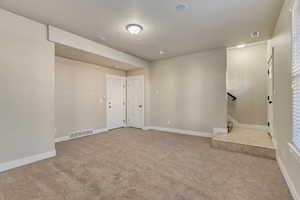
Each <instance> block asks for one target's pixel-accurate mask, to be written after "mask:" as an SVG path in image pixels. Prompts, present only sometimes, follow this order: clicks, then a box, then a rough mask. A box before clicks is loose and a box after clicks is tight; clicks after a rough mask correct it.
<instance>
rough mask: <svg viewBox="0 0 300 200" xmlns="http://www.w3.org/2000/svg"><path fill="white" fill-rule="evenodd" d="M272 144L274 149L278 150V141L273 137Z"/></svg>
mask: <svg viewBox="0 0 300 200" xmlns="http://www.w3.org/2000/svg"><path fill="white" fill-rule="evenodd" d="M272 142H273V145H274V148H275V149H277V141H276V139H275V137H273V136H272Z"/></svg>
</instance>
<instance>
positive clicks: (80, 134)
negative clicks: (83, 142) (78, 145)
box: [70, 129, 94, 139]
mask: <svg viewBox="0 0 300 200" xmlns="http://www.w3.org/2000/svg"><path fill="white" fill-rule="evenodd" d="M92 134H94V130H93V129H89V130H82V131H76V132H73V133H71V134H70V138H71V139H72V138H79V137H83V136H86V135H92Z"/></svg>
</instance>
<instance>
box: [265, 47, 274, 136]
mask: <svg viewBox="0 0 300 200" xmlns="http://www.w3.org/2000/svg"><path fill="white" fill-rule="evenodd" d="M267 64H268V99H267V103H268V126H269V132H270V134H271V135H272V136H273V121H274V120H273V94H274V68H273V67H274V48H272V47H270V49H269V53H268V61H267Z"/></svg>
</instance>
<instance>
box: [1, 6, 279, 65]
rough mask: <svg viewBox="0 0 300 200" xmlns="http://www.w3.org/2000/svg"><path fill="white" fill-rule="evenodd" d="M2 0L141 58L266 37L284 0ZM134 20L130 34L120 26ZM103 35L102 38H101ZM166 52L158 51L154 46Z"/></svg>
mask: <svg viewBox="0 0 300 200" xmlns="http://www.w3.org/2000/svg"><path fill="white" fill-rule="evenodd" d="M182 1H184V0H48V1H42V0H23V1H20V0H1V1H0V7H1V8H4V9H6V10H9V11H12V12H14V13H17V14H20V15H22V16H25V17H28V18H31V19H34V20H36V21H39V22H42V23H45V24H51V25H54V26H57V27H59V28H62V29H64V30H66V31H69V32H72V33H74V34H77V35H80V36H83V37H86V38H88V39H91V40H94V41H97V42H99V43H101V44H105V45H108V46H110V47H113V48H115V49H118V50H121V51H124V52H127V53H129V54H132V55H135V56H137V57H140V58H144V59H146V60H150V61H152V60H158V59H161V58H166V57H172V56H178V55H183V54H188V53H192V52H196V51H201V50H205V49H211V48H217V47H225V46H227V47H228V46H233V45H237V44H240V43H247V42H251V39H250V33H251V32H253V31H259V32H260V33H261V37H260V39H259V40H265V39H269V38H270V37H271V34H272V32H273V29H274V26H275V23H276V20H277V18H278V15H279V12H280V8H281V6H282V4H283V0H185V2H187V3H188V5H189V9H187V10H186V11H182V12H177V11H176V9H175V8H176V5H177V4H178V3H179V2H182ZM130 23H138V24H141V25H142V26H143V27H144V31H143V32H142V33H141V34H140V35H138V36H133V35H130V34H129V33H127V32H126V31H125V26H126V25H127V24H130ZM102 37H104V38H105V40H103V39H101V38H102ZM160 50H163V51H165V52H166V53H165V54H164V55H160V54H159V51H160Z"/></svg>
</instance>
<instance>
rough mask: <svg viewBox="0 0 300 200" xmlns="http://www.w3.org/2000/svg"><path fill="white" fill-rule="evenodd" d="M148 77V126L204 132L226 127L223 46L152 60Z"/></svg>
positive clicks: (224, 56)
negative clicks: (149, 110)
mask: <svg viewBox="0 0 300 200" xmlns="http://www.w3.org/2000/svg"><path fill="white" fill-rule="evenodd" d="M149 80H150V87H149V88H150V90H151V91H150V94H151V95H150V96H151V100H150V107H151V113H150V115H149V117H150V118H151V120H150V122H149V123H150V124H151V126H156V127H165V128H175V129H185V130H192V131H200V132H205V133H211V132H212V131H213V128H225V127H226V118H227V101H226V49H215V50H210V51H206V52H200V53H196V54H191V55H186V56H181V57H175V58H171V59H167V60H161V61H157V62H153V63H151V64H150V67H149ZM168 121H169V122H170V124H168Z"/></svg>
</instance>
